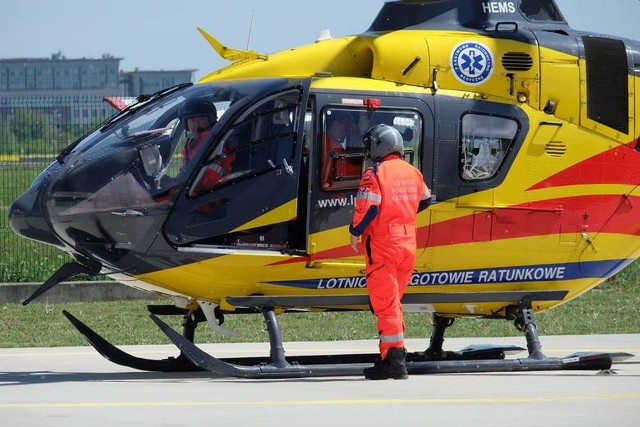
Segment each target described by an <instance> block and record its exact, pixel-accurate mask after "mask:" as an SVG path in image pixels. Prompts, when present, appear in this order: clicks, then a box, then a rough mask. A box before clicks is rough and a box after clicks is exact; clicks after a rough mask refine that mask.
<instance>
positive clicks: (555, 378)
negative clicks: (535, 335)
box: [0, 334, 640, 427]
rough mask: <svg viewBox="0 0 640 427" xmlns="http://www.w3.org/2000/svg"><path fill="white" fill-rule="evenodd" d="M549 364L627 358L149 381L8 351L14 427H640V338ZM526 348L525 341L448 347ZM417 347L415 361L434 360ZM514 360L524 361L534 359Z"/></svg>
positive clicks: (0, 372)
mask: <svg viewBox="0 0 640 427" xmlns="http://www.w3.org/2000/svg"><path fill="white" fill-rule="evenodd" d="M541 342H542V345H543V351H544V352H545V354H546V355H547V356H549V357H563V356H566V355H568V354H571V353H574V352H577V351H595V352H612V353H616V352H627V353H632V354H635V356H634V357H633V358H631V359H628V360H626V361H624V362H620V363H616V364H614V367H613V371H607V372H598V371H552V372H515V373H474V374H429V375H412V376H410V377H409V379H408V380H405V381H394V380H388V381H368V380H365V379H364V378H363V377H329V378H306V379H280V380H246V379H233V378H214V377H212V376H211V375H210V374H207V373H179V374H175V373H149V372H140V371H135V370H133V369H130V368H126V367H122V366H118V365H115V364H112V363H111V362H109V361H107V360H106V359H104V358H102V356H100V355H99V354H98V353H97V352H96V351H95V350H94V349H93V348H91V347H72V348H18V349H0V420H1V421H0V422H1V423H2V425H4V426H104V425H110V426H197V425H211V426H248V425H251V426H266V425H270V426H294V425H295V426H305V427H306V426H350V427H354V426H388V427H392V426H393V427H395V426H423V425H431V426H471V425H472V426H500V425H517V426H581V427H584V426H607V425H615V426H637V425H639V421H638V419H639V418H640V334H638V335H597V336H547V337H541ZM487 343H491V344H512V345H519V346H524V345H525V343H524V338H523V337H515V338H482V339H475V338H474V339H462V338H450V339H447V341H446V342H445V347H446V349H448V350H454V349H456V350H457V349H460V348H462V347H464V346H467V345H470V344H487ZM425 344H426V343H425V342H424V341H423V340H409V341H408V342H407V346H408V349H409V351H420V350H424V348H425V347H426V345H425ZM200 347H201V348H202V349H204V350H206V351H207V352H209V353H210V354H212V355H215V356H218V357H230V356H264V355H267V354H268V351H269V347H268V343H256V344H201V345H200ZM121 348H122V349H123V350H125V351H128V352H131V353H132V354H135V355H137V356H140V357H146V358H155V359H162V358H165V357H167V356H172V355H173V356H175V355H177V349H176V348H175V347H173V346H171V345H158V346H126V347H121ZM285 348H286V350H287V356H292V355H303V354H330V353H345V352H346V353H356V352H372V351H375V348H376V342H375V341H343V342H309V343H285ZM513 357H526V352H524V353H520V354H517V355H515V356H513V355H512V356H508V358H513Z"/></svg>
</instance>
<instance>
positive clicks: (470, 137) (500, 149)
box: [460, 114, 518, 181]
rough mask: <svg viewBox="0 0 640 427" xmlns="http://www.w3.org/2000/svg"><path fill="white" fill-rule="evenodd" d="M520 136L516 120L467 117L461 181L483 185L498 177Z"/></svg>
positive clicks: (464, 119)
mask: <svg viewBox="0 0 640 427" xmlns="http://www.w3.org/2000/svg"><path fill="white" fill-rule="evenodd" d="M517 133H518V123H517V122H516V121H515V120H512V119H507V118H503V117H495V116H486V115H481V114H466V115H465V116H464V117H463V118H462V133H461V135H462V139H461V141H460V177H461V178H462V179H463V180H465V181H480V180H485V179H489V178H492V177H493V176H495V175H496V174H497V173H498V170H499V169H500V165H502V163H503V161H504V159H505V157H506V155H507V153H508V152H509V149H510V148H511V146H512V144H513V141H514V140H515V138H516V134H517Z"/></svg>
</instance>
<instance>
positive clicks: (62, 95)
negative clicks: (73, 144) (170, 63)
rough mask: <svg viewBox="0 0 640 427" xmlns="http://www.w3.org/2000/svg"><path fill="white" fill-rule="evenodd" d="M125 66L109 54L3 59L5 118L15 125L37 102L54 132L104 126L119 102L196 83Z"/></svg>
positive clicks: (0, 108) (184, 75)
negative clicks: (64, 127) (71, 127)
mask: <svg viewBox="0 0 640 427" xmlns="http://www.w3.org/2000/svg"><path fill="white" fill-rule="evenodd" d="M121 60H122V58H117V57H115V56H113V55H110V54H104V55H102V57H101V58H97V59H93V58H77V59H69V58H66V57H65V56H64V55H62V53H60V52H58V53H54V54H52V55H51V57H50V58H9V59H0V118H2V119H4V120H10V118H11V116H12V115H14V114H15V112H16V110H17V109H19V108H24V107H28V106H29V105H31V104H33V100H31V101H30V100H29V99H30V98H34V97H36V98H38V102H37V104H38V108H39V109H40V111H41V112H42V113H43V114H45V115H46V116H47V117H48V122H49V125H51V126H53V127H54V128H59V127H60V125H61V124H65V125H75V126H78V125H87V124H90V123H96V122H101V121H103V120H104V119H106V118H107V117H109V116H111V115H112V114H113V113H114V112H115V108H117V107H116V104H119V103H118V102H114V101H117V100H118V99H128V98H133V97H136V96H138V95H141V94H151V93H154V92H157V91H159V90H161V89H164V88H167V87H170V86H174V85H177V84H180V83H186V82H191V81H193V78H194V73H195V71H196V70H195V69H193V70H190V69H187V70H177V71H172V70H167V71H165V70H159V71H154V70H150V71H139V70H137V69H136V70H135V71H130V72H126V71H121V70H120V61H121ZM105 99H108V101H107V102H104V101H103V100H105Z"/></svg>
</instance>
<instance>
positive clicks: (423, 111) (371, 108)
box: [9, 0, 640, 378]
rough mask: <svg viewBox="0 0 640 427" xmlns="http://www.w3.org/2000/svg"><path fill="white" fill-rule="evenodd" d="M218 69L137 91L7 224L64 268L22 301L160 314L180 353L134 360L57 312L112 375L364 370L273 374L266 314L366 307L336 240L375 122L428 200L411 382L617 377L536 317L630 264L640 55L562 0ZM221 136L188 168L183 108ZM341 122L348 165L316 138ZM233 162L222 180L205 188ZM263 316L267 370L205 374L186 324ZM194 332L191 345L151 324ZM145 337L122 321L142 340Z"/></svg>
mask: <svg viewBox="0 0 640 427" xmlns="http://www.w3.org/2000/svg"><path fill="white" fill-rule="evenodd" d="M199 31H200V33H201V34H202V35H203V36H204V38H205V39H206V41H207V42H208V43H209V44H211V46H212V48H213V49H214V50H215V51H216V52H217V53H218V54H219V55H220V56H221V57H223V58H224V59H227V60H229V61H231V64H230V65H228V66H226V67H224V68H221V69H219V70H217V71H214V72H212V73H210V74H208V75H206V76H204V77H203V78H202V79H201V80H200V81H199V82H198V83H196V84H190V83H187V84H182V85H178V86H175V87H171V88H167V89H164V90H162V91H160V92H158V93H155V94H152V95H146V96H141V97H139V98H138V99H137V101H136V102H134V103H132V104H130V105H128V106H127V107H126V108H124V109H123V110H122V111H120V112H118V113H117V114H116V115H115V116H113V117H112V118H110V119H109V120H107V121H106V122H105V123H104V124H102V125H101V126H100V127H99V128H98V129H96V130H95V131H93V132H91V133H90V134H88V135H86V136H84V137H83V138H81V139H79V140H78V141H76V142H75V143H73V144H72V145H71V146H69V147H67V148H66V149H64V150H63V151H62V152H61V153H60V154H59V155H58V156H57V158H56V159H55V161H53V162H52V163H51V165H50V166H48V167H47V168H46V169H45V170H44V171H43V172H42V173H41V174H40V175H39V176H38V177H37V178H36V179H35V180H34V182H33V183H32V184H31V186H30V188H29V189H27V190H26V192H25V193H24V194H23V195H22V196H20V198H18V199H17V200H16V201H15V202H14V203H13V204H12V206H11V208H10V214H9V215H10V224H11V227H12V229H13V230H14V231H15V232H16V233H17V234H19V235H21V236H23V237H25V238H29V239H33V240H37V241H40V242H44V243H47V244H49V245H53V246H55V247H57V248H59V249H60V250H62V251H64V252H66V253H68V254H70V255H71V256H72V257H73V259H74V261H73V262H69V263H66V264H64V265H63V266H61V267H60V268H59V269H58V271H56V272H55V273H54V274H53V275H52V276H51V277H50V278H49V279H48V280H47V281H46V282H45V283H44V284H43V285H42V286H41V287H40V288H39V289H38V290H36V292H35V293H34V294H33V295H31V296H30V297H29V298H27V300H25V301H24V302H23V304H25V305H26V304H28V303H29V302H30V301H32V300H33V299H35V298H37V297H38V296H40V295H41V294H42V293H44V292H46V291H47V290H48V289H50V288H51V287H53V286H55V285H56V284H58V283H59V282H61V281H62V280H66V279H69V278H71V277H74V276H76V275H78V274H88V275H97V274H106V275H107V276H109V277H111V278H113V279H114V280H116V281H118V282H120V283H123V284H125V285H128V286H131V287H133V288H137V289H140V290H143V291H146V292H149V293H152V294H156V295H161V296H165V297H168V298H171V299H172V301H173V304H172V305H160V306H149V307H148V309H149V312H150V317H151V318H152V320H153V321H154V322H155V323H156V324H157V325H158V326H159V327H160V328H161V329H162V330H163V332H164V333H165V334H166V335H167V336H168V337H169V338H170V339H171V340H172V341H173V342H174V343H175V344H176V346H177V347H178V348H179V349H180V355H179V356H178V357H169V358H167V359H162V360H151V359H143V358H139V357H136V356H133V355H130V354H128V353H126V352H124V351H122V350H120V349H118V348H117V347H116V346H114V345H112V344H111V343H109V342H108V341H106V340H105V339H104V338H102V337H101V336H100V335H99V334H98V333H97V332H95V331H94V330H92V329H91V328H89V327H88V326H87V325H86V324H84V323H83V322H82V321H80V320H79V319H78V318H76V317H74V316H73V315H72V314H71V313H69V312H67V311H64V314H65V316H66V317H67V318H68V319H69V321H70V322H71V323H72V324H73V325H74V326H75V327H76V329H78V331H79V332H80V333H82V334H83V335H84V336H85V337H86V338H87V339H88V341H89V342H90V343H91V345H93V346H94V347H95V348H96V349H97V350H98V352H100V353H101V354H102V355H103V356H104V357H106V358H107V359H109V360H111V361H113V362H115V363H118V364H121V365H125V366H129V367H132V368H136V369H141V370H151V371H163V372H172V371H189V370H205V371H210V372H211V373H213V374H215V375H221V376H230V377H242V378H298V377H314V376H333V375H359V374H361V373H362V368H363V366H368V364H369V363H371V362H372V360H373V357H374V356H375V355H370V354H356V355H353V354H349V355H317V356H300V357H298V358H297V359H296V360H295V361H290V360H289V359H288V358H287V357H285V351H284V345H283V342H282V338H281V333H280V328H279V324H278V318H277V316H278V315H286V313H288V312H291V311H294V312H295V311H301V310H307V311H334V310H335V311H352V310H368V309H369V308H368V297H367V294H366V278H365V277H364V259H363V257H362V255H361V254H357V253H355V252H354V251H353V250H352V249H351V247H350V246H349V242H348V235H349V233H348V227H349V224H350V222H351V219H352V217H353V209H354V201H355V196H356V192H357V190H358V186H359V181H360V177H361V175H362V173H363V172H364V171H365V170H366V168H367V167H370V166H371V164H370V163H369V162H368V161H366V159H365V155H364V147H363V145H362V136H363V134H364V132H365V131H366V130H367V129H368V128H370V127H371V126H373V125H375V124H379V123H384V124H388V125H391V126H394V127H395V128H396V129H398V131H399V132H400V133H401V135H402V136H403V139H404V145H405V152H404V159H405V160H406V161H407V162H409V163H411V164H413V165H414V166H416V167H417V168H419V169H420V170H421V171H422V173H423V175H424V178H425V182H426V183H427V184H428V186H429V188H430V189H431V190H432V193H433V201H432V204H431V206H430V207H429V208H428V209H426V210H423V211H421V212H420V213H419V214H418V219H417V228H418V229H417V233H418V234H417V235H418V252H417V261H416V266H415V272H414V274H413V276H412V279H411V282H410V284H409V286H408V288H407V291H406V293H405V295H404V298H403V300H402V302H403V306H404V310H405V311H411V312H422V313H426V314H427V315H431V316H432V318H433V325H434V328H433V331H432V335H431V338H430V344H429V347H428V348H427V349H426V350H425V351H424V352H417V353H412V354H409V355H408V356H407V369H408V371H409V373H410V374H425V373H436V372H438V373H445V372H493V371H532V370H563V369H586V370H601V369H609V368H610V367H611V366H612V363H613V362H614V361H618V360H623V359H624V358H626V357H629V356H630V355H628V354H626V353H622V354H619V353H616V354H611V353H579V354H572V355H568V356H566V357H562V358H552V357H547V356H546V355H544V353H543V351H542V345H541V343H540V339H539V336H538V332H537V326H536V320H535V313H538V312H541V311H545V310H549V309H552V308H554V307H557V306H559V305H561V304H564V303H566V302H568V301H570V300H572V299H574V298H576V297H578V296H580V295H581V294H583V293H585V292H587V291H588V290H590V289H592V288H594V287H595V286H597V285H598V284H600V283H602V282H603V281H605V280H606V279H607V278H609V277H612V276H613V275H614V274H616V273H617V272H619V271H620V270H622V269H623V268H625V267H626V266H628V265H629V264H631V263H632V262H633V261H634V260H635V259H636V258H637V257H638V256H639V255H640V241H638V235H639V234H640V219H639V217H638V210H637V209H636V210H635V211H634V209H635V207H634V205H635V204H638V203H640V199H639V198H640V188H639V187H638V185H639V184H640V152H639V150H640V147H638V143H639V135H640V121H638V120H637V119H636V116H635V111H637V110H639V109H640V90H639V89H640V42H638V41H633V40H628V39H621V38H616V37H612V36H607V35H599V34H591V33H586V32H580V31H577V30H574V29H572V28H571V27H570V26H569V24H568V23H567V22H566V21H565V19H564V17H563V16H562V13H561V11H560V10H559V8H558V7H557V5H556V4H555V2H554V1H553V0H504V1H480V0H419V1H417V0H399V1H389V2H386V3H384V5H383V6H382V8H381V10H380V11H379V13H378V15H377V17H376V18H375V19H374V21H373V22H372V24H371V25H370V27H369V28H368V29H367V31H365V32H364V33H361V34H357V35H352V36H346V37H340V38H335V39H334V38H324V39H319V40H318V41H316V42H314V43H312V44H309V45H304V46H300V47H296V48H292V49H288V50H284V51H281V52H277V53H274V54H269V55H265V54H261V53H259V52H255V51H251V50H242V49H234V48H230V47H227V46H225V45H224V44H222V43H221V42H220V41H219V40H218V39H216V38H215V37H213V36H211V35H210V34H209V33H207V32H206V31H205V30H203V29H200V28H199ZM190 100H200V101H202V100H204V101H207V102H209V103H211V104H213V105H215V107H216V118H217V120H216V123H215V125H214V127H213V128H212V129H211V132H210V133H209V136H208V138H207V141H206V145H205V147H204V148H203V149H201V150H199V151H198V152H197V153H196V154H195V156H194V157H193V159H192V160H191V161H190V162H189V163H187V164H186V165H185V164H184V162H183V160H184V155H183V152H184V146H185V143H186V140H187V136H186V132H187V129H186V128H185V124H184V123H183V121H182V120H180V118H179V110H180V107H181V106H182V105H184V104H185V103H186V102H189V101H190ZM334 121H340V122H341V123H342V124H343V126H342V129H343V132H342V134H341V135H340V137H339V142H340V148H339V149H336V148H333V147H331V146H330V145H329V144H327V143H326V135H327V133H328V132H330V129H331V124H332V122H334ZM224 147H229V149H230V150H232V151H233V153H234V157H235V158H234V161H233V164H232V166H231V171H230V173H229V174H227V175H226V176H224V178H222V179H221V180H219V181H218V182H215V183H211V182H210V181H209V180H207V171H208V170H210V169H211V168H214V167H215V166H216V164H217V162H219V161H220V160H221V159H224V158H225V152H226V151H225V150H224V149H223V148H224ZM256 312H260V313H262V315H263V316H264V318H265V322H266V325H267V331H268V333H269V341H270V348H271V351H270V355H269V357H267V358H229V359H221V358H216V357H214V356H212V355H210V354H207V353H205V352H203V351H202V350H201V349H199V348H198V347H197V346H196V345H195V344H194V334H195V331H196V326H197V325H198V324H199V323H204V322H206V323H207V324H208V325H209V326H210V327H211V328H213V329H214V330H216V331H218V332H221V333H227V334H228V333H232V331H230V330H228V329H227V328H226V327H225V326H223V323H224V317H225V315H232V314H237V315H241V314H244V313H256ZM160 315H178V316H182V317H183V331H182V332H181V333H179V332H177V331H175V330H173V329H172V328H171V327H169V326H168V325H167V324H166V323H164V321H162V320H161V319H160V318H159V317H158V316H160ZM460 317H473V318H492V319H503V320H504V319H507V320H509V321H513V322H514V324H515V326H516V327H517V328H518V330H520V331H521V332H523V334H524V336H525V339H526V344H527V348H526V350H527V352H528V356H527V357H525V358H519V359H509V358H506V357H505V355H507V354H511V353H513V352H517V351H521V350H525V349H524V348H520V347H516V346H492V345H487V346H473V347H468V348H465V349H462V350H460V351H445V350H444V349H443V342H444V335H445V331H446V328H448V327H449V326H451V324H452V323H453V321H454V320H455V319H456V318H460ZM132 326H135V325H132Z"/></svg>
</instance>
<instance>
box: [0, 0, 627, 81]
mask: <svg viewBox="0 0 640 427" xmlns="http://www.w3.org/2000/svg"><path fill="white" fill-rule="evenodd" d="M3 3H4V4H3V5H2V13H0V40H2V42H0V58H50V57H51V54H53V53H56V52H61V53H62V54H63V55H64V56H66V57H67V58H69V59H76V58H100V57H102V55H103V54H111V55H113V56H115V57H118V58H122V61H121V63H120V68H121V70H124V71H133V70H134V69H136V68H138V69H139V70H184V69H196V70H197V71H196V73H195V77H196V78H200V77H202V76H204V75H206V74H208V73H209V72H211V71H214V70H216V69H219V68H221V67H224V66H226V65H228V64H229V62H228V61H226V60H223V59H221V58H219V57H218V55H217V54H216V53H215V51H213V49H212V48H211V47H210V46H209V44H208V43H207V42H206V41H205V40H204V38H202V36H201V35H200V33H198V31H197V30H196V27H202V28H204V29H205V30H206V31H207V32H209V33H210V34H211V35H213V36H214V37H216V38H217V39H218V40H219V41H220V42H222V43H223V44H224V45H226V46H229V47H233V48H238V49H246V48H247V44H249V48H250V49H252V50H255V51H258V52H260V53H266V54H269V53H273V52H277V51H280V50H284V49H287V48H290V47H295V46H300V45H304V44H307V43H312V42H313V41H314V40H315V39H316V38H317V36H318V34H319V32H320V31H321V30H324V29H328V30H330V32H331V35H332V36H333V37H340V36H345V35H351V34H359V33H361V32H363V31H365V30H366V29H367V28H368V27H369V24H370V23H371V22H372V21H373V18H374V17H375V16H376V15H377V13H378V11H379V9H380V7H381V6H382V4H383V3H384V1H383V0H323V1H304V0H303V1H300V0H233V1H228V2H222V1H219V0H216V1H214V0H180V1H177V0H174V1H169V0H109V1H92V2H90V1H87V0H58V1H52V0H26V1H25V0H22V1H16V0H3ZM556 3H557V4H558V6H559V7H560V9H561V11H562V13H563V14H564V17H565V19H566V20H567V22H569V24H570V25H571V27H572V28H574V29H576V30H584V31H590V32H594V33H602V34H611V35H616V36H621V37H626V38H630V39H634V40H639V41H640V25H638V17H640V0H609V1H601V0H556ZM252 18H253V19H252ZM252 20H253V25H251V22H252ZM250 29H251V31H250Z"/></svg>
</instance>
